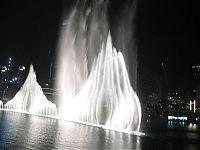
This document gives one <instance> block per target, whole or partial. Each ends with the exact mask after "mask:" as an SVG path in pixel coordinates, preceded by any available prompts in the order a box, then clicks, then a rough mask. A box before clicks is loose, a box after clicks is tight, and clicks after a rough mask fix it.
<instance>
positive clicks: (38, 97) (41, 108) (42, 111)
mask: <svg viewBox="0 0 200 150" xmlns="http://www.w3.org/2000/svg"><path fill="white" fill-rule="evenodd" d="M5 108H6V109H9V110H13V111H18V112H24V113H31V114H38V115H46V116H54V115H56V114H57V109H56V105H55V104H53V103H52V102H50V101H48V100H47V98H46V96H45V95H44V94H43V91H42V88H41V86H40V85H39V84H38V83H37V80H36V74H35V72H34V69H33V66H32V65H31V66H30V70H29V74H28V76H27V78H26V81H25V82H24V84H23V86H22V87H21V89H20V90H19V91H18V92H17V93H16V95H15V96H14V98H13V99H11V100H10V101H8V102H7V103H6V104H5Z"/></svg>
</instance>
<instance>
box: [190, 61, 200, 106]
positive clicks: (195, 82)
mask: <svg viewBox="0 0 200 150" xmlns="http://www.w3.org/2000/svg"><path fill="white" fill-rule="evenodd" d="M189 100H197V101H199V102H200V65H193V66H191V85H190V90H189Z"/></svg>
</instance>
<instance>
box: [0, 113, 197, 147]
mask: <svg viewBox="0 0 200 150" xmlns="http://www.w3.org/2000/svg"><path fill="white" fill-rule="evenodd" d="M141 130H142V132H144V133H145V134H146V135H145V136H135V135H129V134H125V133H119V132H115V131H109V130H105V129H101V128H97V127H92V126H87V125H82V124H78V123H73V122H68V121H63V120H57V119H53V118H47V117H40V116H34V115H28V114H21V113H15V112H8V111H1V110H0V149H6V150H7V149H8V150H9V149H20V150H22V149H45V150H48V149H61V150H63V149H90V150H91V149H138V150H143V149H144V150H146V149H148V150H149V149H153V150H155V149H192V150H197V149H200V147H199V144H198V143H199V141H200V130H199V124H191V123H184V122H175V123H174V122H167V121H161V120H152V121H150V122H144V121H143V123H142V126H141Z"/></svg>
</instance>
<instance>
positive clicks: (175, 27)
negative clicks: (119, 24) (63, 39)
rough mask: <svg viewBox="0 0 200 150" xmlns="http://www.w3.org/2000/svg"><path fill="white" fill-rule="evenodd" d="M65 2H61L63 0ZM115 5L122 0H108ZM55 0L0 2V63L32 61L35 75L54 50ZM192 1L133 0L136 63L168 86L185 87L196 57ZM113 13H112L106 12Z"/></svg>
mask: <svg viewBox="0 0 200 150" xmlns="http://www.w3.org/2000/svg"><path fill="white" fill-rule="evenodd" d="M65 3H66V4H67V2H65ZM112 3H116V4H113V5H115V7H110V8H112V9H116V10H112V12H115V11H116V14H117V12H118V11H119V10H118V8H120V5H121V4H124V3H125V1H123V0H118V1H114V0H112ZM62 4H63V2H62V1H61V0H20V1H17V0H4V1H1V2H0V64H1V65H3V64H5V63H6V59H7V58H8V57H12V58H13V59H14V62H15V64H16V65H20V64H25V65H29V64H30V63H34V64H35V68H36V71H37V72H38V76H39V78H40V76H41V78H42V73H39V72H42V71H43V72H45V71H46V70H47V67H46V65H47V64H46V63H47V57H48V54H49V51H51V56H55V49H56V46H57V45H56V44H57V41H58V33H59V24H60V22H61V14H62ZM69 4H70V2H69ZM197 6H198V5H197V4H195V3H194V2H191V1H186V0H182V1H172V0H162V1H161V0H151V1H150V0H138V3H137V12H136V16H135V28H136V35H135V37H136V40H137V44H138V52H139V58H140V59H139V60H140V63H141V64H142V65H143V66H145V67H147V68H150V69H152V70H155V71H158V72H160V71H162V68H161V63H162V62H164V65H165V67H166V71H167V75H168V78H169V84H170V86H171V87H174V88H180V87H186V86H187V84H188V74H189V73H188V70H189V69H190V66H191V65H192V64H195V63H199V62H200V55H198V50H199V40H198V36H199V24H198V19H199V16H198V9H197ZM112 15H115V13H112Z"/></svg>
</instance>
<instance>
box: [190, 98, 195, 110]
mask: <svg viewBox="0 0 200 150" xmlns="http://www.w3.org/2000/svg"><path fill="white" fill-rule="evenodd" d="M192 105H193V111H194V113H195V112H196V100H194V101H193V102H192V101H191V100H190V111H192Z"/></svg>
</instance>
